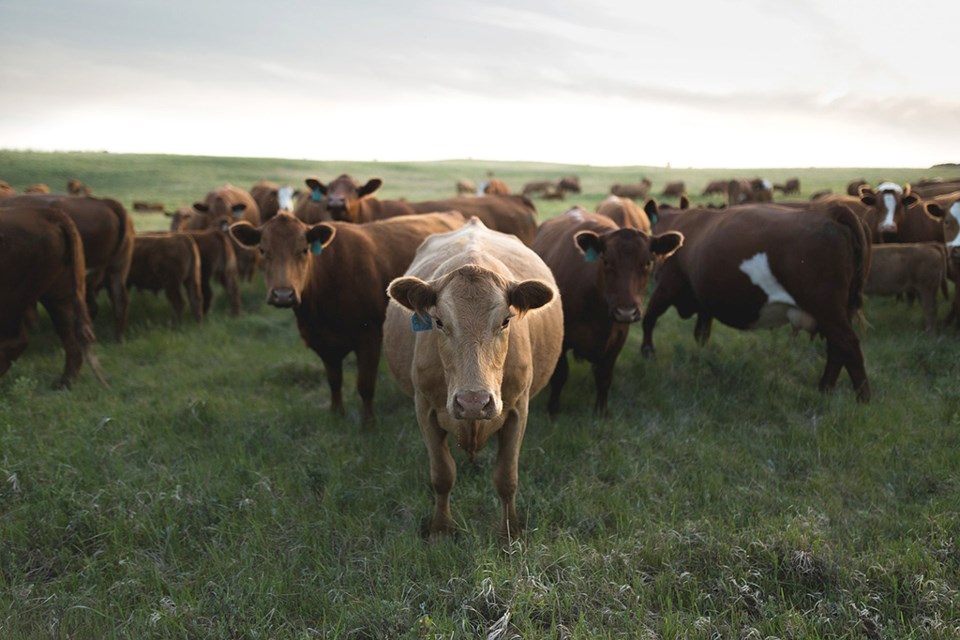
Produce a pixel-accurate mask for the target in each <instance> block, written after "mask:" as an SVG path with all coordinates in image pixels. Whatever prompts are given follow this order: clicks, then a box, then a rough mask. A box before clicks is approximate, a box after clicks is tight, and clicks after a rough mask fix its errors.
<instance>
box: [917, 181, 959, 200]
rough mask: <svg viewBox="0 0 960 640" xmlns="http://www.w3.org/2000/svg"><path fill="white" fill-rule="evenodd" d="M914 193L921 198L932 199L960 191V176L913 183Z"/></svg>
mask: <svg viewBox="0 0 960 640" xmlns="http://www.w3.org/2000/svg"><path fill="white" fill-rule="evenodd" d="M912 187H913V193H915V194H917V195H918V196H920V197H921V198H925V199H930V198H936V197H938V196H943V195H947V194H950V193H953V192H954V191H960V178H954V179H951V180H925V181H923V182H922V183H921V184H919V185H917V184H915V185H912Z"/></svg>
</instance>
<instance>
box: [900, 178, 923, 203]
mask: <svg viewBox="0 0 960 640" xmlns="http://www.w3.org/2000/svg"><path fill="white" fill-rule="evenodd" d="M919 201H920V196H918V195H917V194H915V193H913V191H912V190H911V189H910V183H907V184H906V185H904V187H903V206H905V207H909V206H912V205H914V204H916V203H917V202H919Z"/></svg>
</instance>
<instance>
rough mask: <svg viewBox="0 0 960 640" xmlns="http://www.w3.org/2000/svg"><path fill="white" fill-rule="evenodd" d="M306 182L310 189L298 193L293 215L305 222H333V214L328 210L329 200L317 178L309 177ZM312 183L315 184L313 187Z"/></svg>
mask: <svg viewBox="0 0 960 640" xmlns="http://www.w3.org/2000/svg"><path fill="white" fill-rule="evenodd" d="M305 184H306V185H307V187H308V189H307V190H306V191H300V192H299V194H298V195H297V201H296V205H295V206H294V208H293V216H294V217H295V218H297V219H299V220H300V221H301V222H303V223H305V224H316V223H318V222H333V216H332V215H330V212H329V211H327V200H326V198H324V196H323V192H322V191H320V188H319V186H318V185H319V182H318V181H317V180H316V179H315V178H307V179H306V181H305ZM310 184H314V185H315V186H314V187H311V186H310Z"/></svg>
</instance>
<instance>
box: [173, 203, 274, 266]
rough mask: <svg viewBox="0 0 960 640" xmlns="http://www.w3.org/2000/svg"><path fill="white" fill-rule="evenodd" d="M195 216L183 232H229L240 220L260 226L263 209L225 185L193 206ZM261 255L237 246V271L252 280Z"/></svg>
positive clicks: (188, 220) (187, 223) (191, 217)
mask: <svg viewBox="0 0 960 640" xmlns="http://www.w3.org/2000/svg"><path fill="white" fill-rule="evenodd" d="M193 209H194V214H193V215H192V216H190V217H189V218H187V221H186V224H185V225H184V226H183V230H184V231H195V230H199V229H219V230H220V231H222V232H223V233H227V230H228V229H229V227H230V225H231V224H233V223H234V222H237V221H239V220H243V221H245V222H249V223H250V224H252V225H254V226H256V225H259V224H260V207H259V206H258V205H257V203H256V201H255V200H254V199H253V196H251V195H250V194H249V193H248V192H247V191H245V190H243V189H240V188H239V187H235V186H233V185H231V184H226V185H224V186H222V187H219V188H217V189H214V190H213V191H211V192H209V193H208V194H207V196H206V198H205V199H204V201H203V202H195V203H194V204H193ZM259 259H260V258H259V255H258V254H257V252H256V251H252V250H250V249H246V248H244V247H242V246H240V245H237V270H238V272H239V274H240V278H241V279H242V280H246V281H248V282H249V281H250V280H253V275H254V274H255V273H256V271H257V263H258V262H259Z"/></svg>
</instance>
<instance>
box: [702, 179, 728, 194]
mask: <svg viewBox="0 0 960 640" xmlns="http://www.w3.org/2000/svg"><path fill="white" fill-rule="evenodd" d="M726 192H727V181H726V180H711V181H710V182H708V183H707V186H706V187H704V188H703V193H701V194H700V195H701V196H703V197H706V196H712V195H713V194H715V193H718V194H725V193H726Z"/></svg>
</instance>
